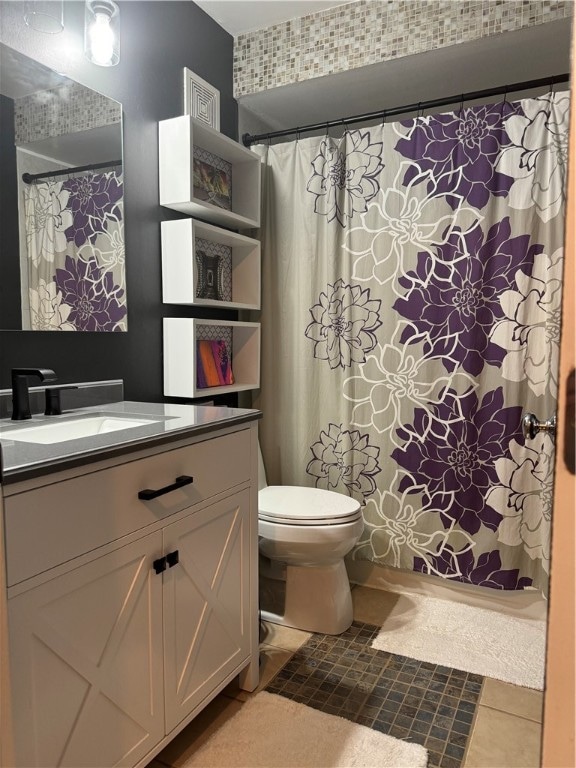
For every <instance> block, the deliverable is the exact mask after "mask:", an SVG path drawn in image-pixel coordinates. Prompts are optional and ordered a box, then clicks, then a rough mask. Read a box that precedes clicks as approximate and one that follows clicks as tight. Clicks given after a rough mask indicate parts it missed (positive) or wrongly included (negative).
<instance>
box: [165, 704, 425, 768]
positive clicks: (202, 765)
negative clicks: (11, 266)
mask: <svg viewBox="0 0 576 768" xmlns="http://www.w3.org/2000/svg"><path fill="white" fill-rule="evenodd" d="M426 760H427V753H426V750H425V749H424V747H421V746H420V745H419V744H410V743H408V742H406V741H401V740H400V739H395V738H393V737H392V736H386V735H384V734H383V733H379V732H378V731H373V730H371V729H370V728H367V727H366V726H364V725H357V724H356V723H351V722H350V721H348V720H345V719H344V718H342V717H335V716H334V715H327V714H326V713H325V712H318V711H317V710H315V709H312V708H311V707H307V706H305V705H304V704H297V703H296V702H294V701H289V700H288V699H285V698H284V697H283V696H277V695H276V694H274V693H266V692H265V691H262V692H260V693H258V694H257V695H256V696H254V698H251V699H249V700H248V701H247V702H246V704H243V705H242V708H241V709H240V711H239V712H237V713H236V714H235V715H234V717H232V718H231V719H230V720H228V721H227V722H226V723H224V725H222V726H221V727H220V728H219V729H218V730H217V731H216V732H215V733H214V734H212V736H211V737H210V738H209V739H208V741H207V742H205V743H204V744H203V745H202V746H201V747H200V748H199V749H198V750H197V751H196V752H195V753H194V754H193V755H192V756H191V757H189V758H188V760H186V762H185V763H183V764H182V765H181V766H180V768H211V766H213V768H258V766H262V768H297V767H298V768H299V767H300V766H302V767H305V766H310V768H318V766H322V768H336V767H337V766H338V767H340V766H341V768H353V766H365V768H374V766H378V767H379V768H425V767H426Z"/></svg>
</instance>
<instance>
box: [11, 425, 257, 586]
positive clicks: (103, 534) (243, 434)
mask: <svg viewBox="0 0 576 768" xmlns="http://www.w3.org/2000/svg"><path fill="white" fill-rule="evenodd" d="M182 475H188V476H192V477H193V478H194V481H193V483H192V484H190V485H186V486H184V487H181V488H177V489H176V490H173V491H170V492H169V493H166V494H164V495H162V496H159V497H157V498H155V499H153V500H150V501H146V500H141V499H139V498H138V492H139V491H142V490H144V489H160V488H165V487H166V486H169V485H172V484H173V483H174V482H175V479H176V478H177V477H180V476H182ZM249 478H250V430H241V431H239V432H233V433H231V434H228V435H223V436H220V437H213V438H211V439H208V440H204V441H202V442H199V443H195V444H194V445H190V446H186V447H184V448H177V449H174V450H167V451H165V452H163V453H160V454H156V455H154V456H148V457H146V458H140V459H135V460H133V461H128V462H126V463H124V464H120V465H118V466H116V467H110V468H108V469H102V470H98V471H95V472H88V473H87V474H85V475H82V476H81V477H75V478H73V479H70V480H63V481H61V482H57V483H52V484H50V485H46V486H43V487H41V488H36V489H34V490H31V491H25V492H23V493H19V494H15V495H13V496H9V497H8V498H6V499H5V508H4V514H5V521H6V553H7V554H6V561H7V565H6V568H7V583H8V586H12V585H14V584H18V583H19V582H20V581H23V580H24V579H28V578H30V577H31V576H34V575H36V574H37V573H42V572H43V571H46V570H48V569H49V568H53V567H54V566H56V565H59V564H61V563H64V562H66V561H68V560H71V559H72V558H74V557H78V556H80V555H82V554H84V553H86V552H89V551H91V550H93V549H96V548H97V547H100V546H102V545H104V544H107V543H109V542H111V541H115V540H116V539H119V538H121V537H122V536H126V535H127V534H130V533H132V532H133V531H137V530H139V529H140V528H144V527H145V526H147V525H151V524H153V523H156V522H157V521H159V520H162V519H164V518H166V517H168V516H170V515H173V514H175V513H177V512H180V511H182V510H183V509H186V508H187V507H192V506H194V505H195V504H198V503H200V502H202V501H204V500H205V499H208V498H210V497H211V496H214V495H215V494H217V493H221V492H222V491H226V490H228V489H229V488H233V487H234V486H236V485H239V484H240V483H243V482H245V481H247V480H249ZM62 532H65V535H62Z"/></svg>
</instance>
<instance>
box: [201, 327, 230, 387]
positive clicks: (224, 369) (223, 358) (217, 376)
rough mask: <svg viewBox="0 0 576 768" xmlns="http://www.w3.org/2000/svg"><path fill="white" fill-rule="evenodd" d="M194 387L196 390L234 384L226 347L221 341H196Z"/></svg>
mask: <svg viewBox="0 0 576 768" xmlns="http://www.w3.org/2000/svg"><path fill="white" fill-rule="evenodd" d="M196 346H197V349H196V386H197V387H198V389H206V388H208V387H224V386H228V385H231V384H234V374H233V373H232V365H231V362H230V355H229V353H228V347H227V345H226V342H225V341H224V340H223V339H213V340H210V341H209V340H205V339H198V340H197V341H196Z"/></svg>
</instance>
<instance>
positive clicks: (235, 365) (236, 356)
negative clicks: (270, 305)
mask: <svg viewBox="0 0 576 768" xmlns="http://www.w3.org/2000/svg"><path fill="white" fill-rule="evenodd" d="M203 326H208V327H211V326H215V327H216V326H219V327H221V328H222V331H223V334H224V333H226V332H228V333H230V331H231V336H232V345H231V346H232V349H231V355H230V358H231V365H232V372H233V374H234V384H230V385H222V386H218V387H198V386H197V380H196V376H197V360H196V354H197V344H196V342H197V340H198V339H199V338H200V337H201V336H200V331H201V329H202V327H203ZM259 387H260V323H243V322H238V321H235V320H205V319H202V320H200V319H198V318H191V317H183V318H181V317H165V318H164V394H165V395H166V396H167V397H189V398H195V397H208V396H211V395H220V394H225V393H228V392H240V391H245V390H250V389H258V388H259Z"/></svg>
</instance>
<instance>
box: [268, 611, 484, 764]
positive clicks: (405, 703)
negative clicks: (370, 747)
mask: <svg viewBox="0 0 576 768" xmlns="http://www.w3.org/2000/svg"><path fill="white" fill-rule="evenodd" d="M378 632H379V627H376V626H373V625H370V624H364V623H361V622H354V624H353V625H352V626H351V627H350V629H349V630H348V631H347V632H345V633H344V634H342V635H339V636H332V635H313V636H312V637H311V638H310V639H309V640H308V641H307V642H306V643H305V644H304V645H303V646H302V647H301V648H300V649H299V650H297V651H296V653H295V654H294V655H293V656H292V658H291V659H290V661H289V662H288V663H287V664H286V665H285V666H284V667H283V668H282V669H281V670H280V671H279V672H278V674H277V675H276V676H275V677H274V679H273V680H272V681H271V682H270V683H269V684H268V686H267V688H266V690H267V691H270V692H271V693H278V694H280V695H282V696H286V697H287V698H290V699H293V700H294V701H298V702H300V703H302V704H307V705H308V706H311V707H314V708H315V709H319V710H321V711H323V712H327V713H329V714H334V715H339V716H340V717H345V718H347V719H348V720H352V721H353V722H356V723H360V724H362V725H366V726H368V727H370V728H374V729H375V730H378V731H382V732H383V733H386V734H389V735H390V736H394V737H395V738H398V739H405V740H408V741H413V742H416V743H418V744H422V745H423V746H424V747H426V749H427V750H428V751H429V762H428V765H429V768H460V767H461V765H462V761H463V759H464V754H465V750H466V744H467V741H468V736H469V734H470V731H471V729H472V723H473V719H474V713H475V711H476V707H477V704H478V699H479V697H480V692H481V689H482V682H483V678H482V677H481V676H480V675H474V674H469V673H467V672H461V671H459V670H455V669H451V668H449V667H443V666H438V665H435V664H428V663H425V662H420V661H416V660H415V659H411V658H408V657H406V656H399V655H396V654H392V653H387V652H385V651H377V650H375V649H373V648H371V646H370V643H371V641H372V639H373V638H374V637H375V636H376V634H377V633H378Z"/></svg>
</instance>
